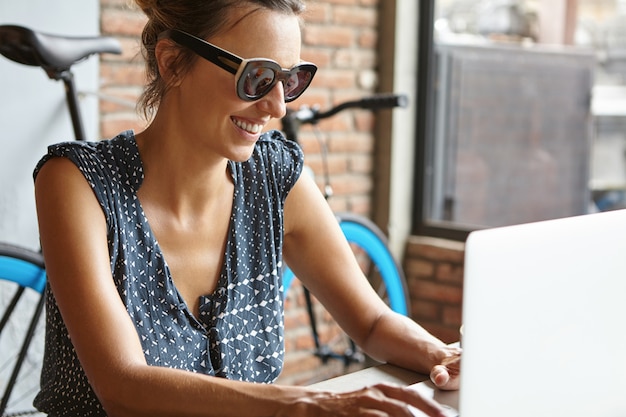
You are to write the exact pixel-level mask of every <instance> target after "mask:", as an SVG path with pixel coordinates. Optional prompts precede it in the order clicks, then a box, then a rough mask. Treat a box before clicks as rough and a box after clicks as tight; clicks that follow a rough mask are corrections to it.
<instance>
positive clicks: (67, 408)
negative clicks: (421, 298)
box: [34, 131, 303, 416]
mask: <svg viewBox="0 0 626 417" xmlns="http://www.w3.org/2000/svg"><path fill="white" fill-rule="evenodd" d="M57 156H63V157H67V158H69V159H70V160H71V161H72V162H74V163H75V164H76V165H77V166H78V168H79V169H80V171H81V172H82V173H83V175H84V176H85V178H86V179H87V181H88V182H89V184H90V185H91V188H92V189H93V191H94V193H95V195H96V197H97V199H98V201H99V203H100V205H101V207H102V210H103V212H104V215H105V218H106V223H107V227H108V246H109V253H110V260H111V271H112V273H113V279H114V281H115V285H116V287H117V289H118V292H119V295H120V297H121V299H122V301H123V302H124V304H125V305H126V309H127V311H128V314H129V315H130V317H131V319H132V321H133V323H134V324H135V327H136V329H137V333H138V334H139V337H140V340H141V344H142V347H143V351H144V355H145V357H146V361H147V362H148V364H150V365H154V366H164V367H171V368H178V369H185V370H188V371H192V372H199V373H203V374H207V375H214V376H219V377H224V378H229V379H234V380H242V381H254V382H265V383H269V382H273V381H274V380H275V379H276V378H277V377H278V375H279V373H280V371H281V370H282V364H283V356H284V340H283V294H282V278H281V276H282V241H283V208H284V201H285V198H286V196H287V194H288V192H289V191H290V190H291V188H292V187H293V185H294V183H295V181H296V180H297V178H298V177H299V175H300V173H301V171H302V165H303V155H302V152H301V150H300V148H299V147H298V146H297V145H296V144H295V143H293V142H290V141H287V140H285V139H284V138H283V136H282V135H281V134H280V133H279V132H275V131H274V132H268V133H266V134H264V135H263V136H262V137H261V138H260V139H259V140H258V142H257V145H256V147H255V149H254V152H253V155H252V157H251V158H250V159H249V160H248V161H246V162H243V163H234V162H229V168H230V172H231V175H232V178H233V181H234V184H235V191H234V201H233V210H232V214H231V223H230V229H229V233H228V239H227V244H226V253H225V257H224V265H223V266H222V270H221V273H220V277H219V281H218V283H217V288H216V290H215V292H214V293H213V294H209V295H206V296H203V297H201V299H200V315H199V317H198V318H196V317H195V316H194V315H192V313H191V312H190V310H189V309H188V307H187V305H186V304H185V302H184V300H183V298H182V297H181V295H180V294H179V293H178V290H177V289H176V287H175V286H174V283H173V281H172V277H171V275H170V273H169V270H168V266H167V262H166V261H165V259H164V258H163V254H162V253H161V249H160V248H159V244H158V242H157V240H156V239H155V237H154V235H153V233H152V230H151V229H150V225H149V224H148V221H147V219H146V216H145V214H144V212H143V210H142V207H141V203H140V202H139V199H138V198H137V190H138V189H139V188H140V187H141V183H142V180H143V170H142V163H141V159H140V155H139V150H138V148H137V144H136V142H135V137H134V134H133V133H132V132H131V131H127V132H124V133H122V134H120V135H119V136H117V137H116V138H114V139H111V140H108V141H102V142H93V143H89V142H67V143H62V144H58V145H53V146H51V147H49V149H48V153H47V154H46V155H45V156H44V157H43V158H42V159H41V161H40V162H39V164H38V165H37V168H36V169H35V173H34V175H35V177H36V175H37V173H38V172H39V170H40V169H41V167H42V166H43V164H44V163H45V162H46V161H48V160H49V159H51V158H52V157H57ZM46 308H47V323H46V350H45V358H44V366H43V372H42V387H41V391H40V393H39V394H38V396H37V398H36V399H35V405H36V407H37V408H39V409H40V410H42V411H44V412H47V413H49V414H50V415H53V416H70V415H74V416H76V415H81V416H91V415H104V411H103V409H102V407H101V405H100V403H99V401H98V400H97V398H96V396H95V395H94V393H93V391H92V389H91V387H90V386H89V383H88V382H87V378H86V376H85V374H84V371H83V369H82V367H81V365H80V363H79V361H78V358H77V356H76V353H75V351H74V349H73V347H72V343H71V341H70V339H69V337H68V333H67V329H66V328H65V325H64V324H63V321H62V319H61V315H60V313H59V310H58V308H57V306H56V302H55V300H54V296H53V295H52V293H51V291H48V292H47V303H46ZM112 343H115V341H112Z"/></svg>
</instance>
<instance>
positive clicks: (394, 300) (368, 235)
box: [281, 94, 409, 366]
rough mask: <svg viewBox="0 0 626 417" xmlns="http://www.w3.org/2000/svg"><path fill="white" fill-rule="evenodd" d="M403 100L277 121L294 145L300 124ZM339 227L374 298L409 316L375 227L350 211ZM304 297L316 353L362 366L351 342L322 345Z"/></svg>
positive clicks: (289, 275) (372, 99)
mask: <svg viewBox="0 0 626 417" xmlns="http://www.w3.org/2000/svg"><path fill="white" fill-rule="evenodd" d="M406 105H407V97H406V96H405V95H396V94H374V95H372V96H369V97H364V98H361V99H359V100H354V101H347V102H343V103H340V104H338V105H336V106H333V107H332V108H330V109H328V110H326V111H321V110H320V109H319V108H318V107H313V108H312V107H308V106H302V107H300V108H299V109H297V110H293V109H288V110H287V114H286V115H285V116H284V117H283V118H282V119H281V123H282V131H283V133H284V134H285V136H286V137H287V139H289V140H292V141H295V142H298V132H299V130H300V127H301V126H302V125H306V124H309V125H313V126H314V127H317V123H318V122H319V121H320V120H322V119H326V118H329V117H332V116H334V115H336V114H337V113H339V112H341V111H344V110H347V109H367V110H370V111H375V110H379V109H391V108H394V107H406ZM316 135H317V137H318V141H319V142H320V148H321V156H322V161H323V163H322V168H323V171H324V172H323V178H324V187H323V192H324V197H325V198H326V199H329V198H330V197H331V196H332V187H331V184H330V176H329V173H328V165H327V162H326V158H327V149H326V146H325V143H324V142H323V141H322V140H320V137H319V131H318V130H317V129H316ZM335 216H336V218H337V221H338V222H339V226H340V228H341V230H342V231H343V233H344V235H345V236H346V239H347V240H348V242H349V243H350V244H351V246H352V247H353V249H354V250H355V251H356V252H357V253H358V254H357V255H356V256H357V258H358V259H359V261H360V263H361V265H362V268H363V270H364V271H365V274H366V276H367V277H368V280H369V281H370V284H371V285H372V287H373V288H374V289H375V290H376V292H377V293H378V295H379V296H380V297H381V298H382V299H383V300H385V301H386V302H387V304H388V305H389V306H390V307H391V309H392V310H394V311H395V312H397V313H400V314H402V315H405V316H406V315H408V313H409V297H408V290H407V284H406V279H405V277H404V272H403V270H402V268H401V267H400V266H399V264H398V262H397V261H396V260H395V258H394V256H393V254H392V253H391V251H390V249H389V247H388V245H387V239H386V237H385V235H384V233H383V232H382V231H381V230H380V228H379V227H378V226H376V224H374V223H373V222H372V221H371V220H369V219H368V218H366V217H363V216H360V215H357V214H353V213H335ZM294 278H295V277H294V274H293V272H292V271H291V270H290V269H289V268H286V270H285V272H284V273H283V286H284V293H285V294H287V292H288V289H289V287H290V285H291V283H292V281H293V279H294ZM303 290H304V296H305V303H306V309H307V314H308V316H309V322H310V326H311V333H312V337H313V342H314V345H315V349H314V355H315V356H317V357H318V358H320V359H321V360H322V363H324V364H325V363H327V362H328V361H329V360H330V359H338V360H341V361H343V363H344V365H345V366H348V365H350V364H352V363H362V362H364V361H365V356H364V355H363V354H362V353H361V352H360V351H359V350H358V348H357V347H356V345H355V343H354V342H353V341H352V340H350V339H349V338H348V337H347V336H343V335H342V336H340V337H336V338H334V339H332V340H331V341H329V342H326V343H322V342H321V338H320V333H319V331H318V323H317V318H316V314H315V311H314V310H315V309H314V306H313V298H312V296H311V294H310V292H309V291H308V290H307V289H306V288H304V289H303ZM335 344H338V345H342V346H345V347H343V348H339V349H338V348H336V347H334V345H335Z"/></svg>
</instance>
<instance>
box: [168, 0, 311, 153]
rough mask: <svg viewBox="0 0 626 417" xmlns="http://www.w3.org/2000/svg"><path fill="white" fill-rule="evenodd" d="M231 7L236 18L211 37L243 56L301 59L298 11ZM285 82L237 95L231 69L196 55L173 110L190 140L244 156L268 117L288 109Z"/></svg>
mask: <svg viewBox="0 0 626 417" xmlns="http://www.w3.org/2000/svg"><path fill="white" fill-rule="evenodd" d="M253 10H254V11H253ZM251 11H253V12H252V13H251ZM233 13H234V14H235V15H234V16H233V20H232V21H233V22H237V23H236V24H235V25H234V26H232V27H231V28H230V29H229V30H227V31H225V32H223V33H220V34H219V35H217V36H214V37H212V38H210V39H207V41H209V42H211V43H212V44H214V45H216V46H219V47H220V48H222V49H225V50H227V51H229V52H231V53H233V54H235V55H238V56H240V57H242V58H244V59H245V58H268V59H272V60H274V61H276V62H278V63H279V64H280V65H281V66H282V67H283V68H291V67H292V66H294V65H295V64H297V63H298V62H299V61H300V42H301V39H300V26H299V21H298V18H297V17H296V16H294V15H291V14H283V13H278V12H272V11H268V10H266V9H256V10H255V9H254V8H252V7H248V8H242V9H236V10H235V11H234V12H233ZM283 87H284V86H283V84H282V83H280V82H279V83H278V84H277V85H276V86H275V87H274V88H273V89H272V90H271V91H270V92H269V93H268V94H267V95H266V96H264V97H263V98H261V99H259V100H257V101H253V102H248V101H243V100H242V99H240V98H239V97H238V96H237V92H236V88H235V76H234V75H233V74H231V73H229V72H228V71H226V70H224V69H222V68H220V67H218V66H217V65H215V64H213V63H211V62H209V61H207V60H205V59H203V58H201V57H198V59H197V62H196V63H195V64H194V66H193V68H192V69H191V71H190V72H189V73H188V74H186V75H185V76H184V78H183V79H182V80H181V82H180V84H179V86H178V88H176V89H174V90H171V91H170V93H174V94H177V95H178V100H177V102H176V106H175V109H174V110H173V111H176V112H178V116H179V119H178V120H180V124H181V129H183V130H184V132H185V139H186V140H187V139H189V140H190V142H188V143H189V145H190V146H193V147H201V148H204V147H208V149H210V150H211V151H212V152H214V153H216V154H217V155H219V156H221V157H224V158H227V159H230V160H235V161H244V160H246V159H248V158H249V157H250V155H251V153H252V149H253V147H254V144H255V142H256V141H257V139H258V138H259V136H260V135H261V132H262V131H264V130H265V126H266V125H267V123H268V122H269V121H270V119H272V118H280V117H282V116H283V115H284V114H285V102H284V98H283V97H284V96H283V90H284V88H283ZM197 150H198V151H201V149H197Z"/></svg>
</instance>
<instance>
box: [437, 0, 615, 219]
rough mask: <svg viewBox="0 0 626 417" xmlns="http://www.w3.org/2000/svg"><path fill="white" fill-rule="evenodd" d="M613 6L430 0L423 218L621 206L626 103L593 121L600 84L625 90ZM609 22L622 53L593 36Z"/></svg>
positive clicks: (568, 212) (546, 215) (550, 213)
mask: <svg viewBox="0 0 626 417" xmlns="http://www.w3.org/2000/svg"><path fill="white" fill-rule="evenodd" d="M619 3H625V2H620V1H617V0H613V1H597V0H593V1H591V0H589V1H584V0H578V2H576V1H573V0H543V1H539V0H537V1H530V0H528V1H522V0H519V1H517V0H491V1H487V0H485V1H475V0H472V1H469V0H435V27H434V39H435V45H434V46H433V54H434V60H433V62H434V64H433V82H432V87H433V89H432V97H431V98H432V100H431V109H432V115H433V116H432V119H431V126H432V128H431V132H430V134H429V146H428V157H429V158H428V160H429V162H430V166H429V167H428V169H427V175H426V184H427V187H426V188H427V193H428V196H427V198H426V199H425V201H426V205H427V207H425V209H426V210H425V213H426V216H427V222H429V223H431V224H440V225H441V224H443V225H446V224H447V225H449V226H452V227H456V226H460V227H464V228H470V229H472V228H477V227H494V226H502V225H508V224H516V223H524V222H530V221H538V220H545V219H550V218H557V217H565V216H572V215H578V214H584V213H587V212H590V211H596V210H599V209H602V210H605V209H609V208H616V207H617V206H618V205H619V204H620V198H622V200H621V203H622V204H623V202H624V200H623V193H624V189H626V187H625V186H624V184H625V183H626V181H624V179H625V178H626V176H625V175H624V174H625V172H626V170H625V169H624V166H625V160H624V154H625V152H624V151H625V150H626V149H625V147H624V143H625V137H624V132H626V130H625V129H624V124H623V121H624V120H626V106H624V107H622V108H621V110H620V111H621V112H622V113H623V114H611V116H610V120H609V119H606V118H604V119H602V120H600V119H601V118H602V117H601V116H600V115H599V114H596V113H597V112H596V109H599V106H600V105H601V104H602V105H605V106H608V103H607V101H606V99H605V100H604V101H602V102H600V101H599V100H598V99H597V97H598V94H599V91H600V90H601V88H600V87H601V86H602V84H601V83H606V82H607V80H610V83H611V84H612V85H611V88H609V89H605V90H602V92H604V93H605V95H611V94H615V95H619V93H623V91H624V90H623V87H622V86H623V85H624V74H626V71H625V68H626V59H624V58H626V42H624V39H626V36H625V35H626V30H624V29H623V28H626V25H624V24H621V25H620V24H616V23H615V21H620V19H623V17H622V16H624V15H623V14H621V11H620V5H619ZM542 19H550V23H551V25H549V27H546V26H545V25H544V26H542V24H541V21H542ZM610 21H612V22H613V23H612V24H613V26H614V27H615V28H616V29H615V30H614V31H613V32H612V35H611V39H612V40H613V42H614V43H615V44H617V45H618V46H619V47H621V48H623V49H621V50H620V49H619V48H618V47H614V48H613V51H612V52H611V54H609V53H608V51H607V45H608V38H609V37H606V38H605V40H604V41H602V42H601V41H600V40H599V39H600V33H602V34H605V33H608V32H607V31H606V28H607V27H608V26H609V22H610ZM622 21H623V20H622ZM592 23H593V24H592ZM594 25H595V26H594ZM553 27H560V28H561V32H560V33H558V32H557V33H550V30H552V29H553ZM600 28H601V29H600ZM617 28H619V30H618V29H617ZM583 29H586V32H585V31H583ZM618 32H621V33H618ZM555 36H556V38H555ZM559 36H560V39H559ZM603 36H606V35H603ZM554 39H557V41H559V42H560V43H559V44H555V40H554ZM620 53H621V54H622V55H620ZM609 55H610V58H608V57H609ZM599 57H603V58H604V59H606V60H607V61H610V62H611V65H612V66H613V67H612V68H609V65H607V64H606V62H604V63H603V62H602V60H600V59H598V58H599ZM620 60H621V61H620ZM619 62H621V65H622V66H621V67H620V68H618V67H619ZM614 87H618V88H614ZM620 88H622V89H621V90H620ZM592 97H593V100H592ZM624 97H626V96H624ZM616 108H617V109H619V106H613V107H612V109H613V111H614V112H617V113H619V111H618V110H616ZM605 119H606V120H605ZM601 176H602V177H604V178H610V179H611V181H608V180H607V181H605V182H604V183H602V186H603V187H605V184H609V186H608V188H609V191H610V193H605V194H602V195H600V194H601V193H599V192H598V191H605V190H604V189H603V190H600V188H601V187H600V185H601V184H600V183H601V182H602V181H600V177H601ZM602 198H604V200H602V201H601V202H602V204H599V199H602Z"/></svg>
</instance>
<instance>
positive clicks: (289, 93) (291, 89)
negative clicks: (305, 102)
mask: <svg viewBox="0 0 626 417" xmlns="http://www.w3.org/2000/svg"><path fill="white" fill-rule="evenodd" d="M312 79H313V72H312V71H311V70H310V69H309V68H299V67H298V68H294V69H292V70H291V71H290V72H289V78H288V79H287V81H286V82H285V101H293V100H295V99H296V98H298V97H300V95H301V94H302V93H303V92H304V90H306V88H307V87H308V86H309V84H311V80H312Z"/></svg>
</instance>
